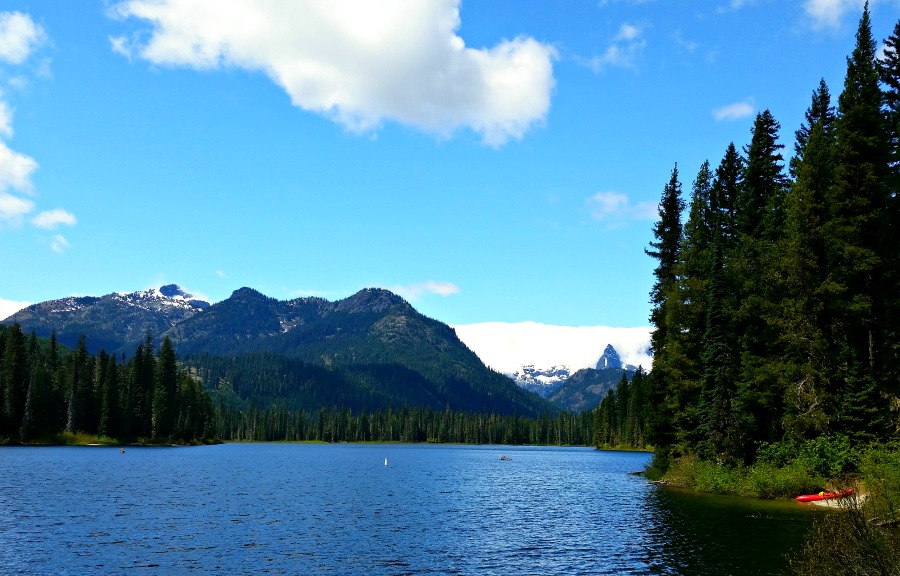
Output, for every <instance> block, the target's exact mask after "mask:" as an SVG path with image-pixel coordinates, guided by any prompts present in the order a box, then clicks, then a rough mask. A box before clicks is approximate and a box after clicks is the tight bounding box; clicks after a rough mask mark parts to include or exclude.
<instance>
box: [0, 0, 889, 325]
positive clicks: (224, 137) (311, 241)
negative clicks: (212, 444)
mask: <svg viewBox="0 0 900 576" xmlns="http://www.w3.org/2000/svg"><path fill="white" fill-rule="evenodd" d="M861 6H862V3H861V2H859V1H849V0H802V1H794V2H788V1H783V0H756V1H754V0H710V1H705V0H695V1H675V0H657V1H653V0H605V1H603V0H589V1H586V0H584V1H583V0H554V1H553V2H539V1H535V0H515V1H512V0H464V1H463V2H462V3H460V2H458V1H452V0H433V1H429V2H415V1H413V0H403V1H384V2H376V1H372V0H370V1H354V2H350V1H347V2H339V1H337V0H322V1H312V0H310V1H308V2H293V1H289V0H286V1H284V2H279V1H275V0H269V1H257V0H230V1H228V2H225V1H222V0H177V1H176V0H171V1H163V0H157V1H151V0H135V1H132V2H121V3H120V2H114V1H105V2H104V1H90V0H77V1H66V2H59V0H21V1H20V0H3V2H0V243H2V244H0V245H2V250H0V270H3V272H2V274H0V306H2V307H3V308H5V310H8V311H10V312H11V311H12V310H11V308H14V307H15V303H24V302H39V301H43V300H48V299H53V298H61V297H64V296H68V295H102V294H107V293H110V292H120V291H134V290H141V289H145V288H148V287H152V286H159V285H161V284H164V283H177V284H180V285H181V286H183V287H184V288H185V289H187V290H189V291H192V292H194V293H198V294H201V295H203V296H205V297H207V298H208V299H210V300H211V301H218V300H222V299H224V298H227V297H228V296H229V295H230V294H231V292H232V291H233V290H235V289H237V288H239V287H242V286H250V287H253V288H256V289H257V290H260V291H261V292H263V293H265V294H267V295H269V296H272V297H275V298H278V299H289V298H294V297H298V296H306V295H316V296H322V297H324V298H327V299H338V298H342V297H345V296H348V295H350V294H352V293H354V292H356V291H357V290H359V289H361V288H364V287H369V286H380V287H385V288H389V289H392V290H395V291H397V292H398V293H400V294H402V295H404V296H405V297H406V298H407V299H409V300H410V301H411V302H412V303H413V305H414V306H416V307H417V308H418V309H419V310H420V311H422V312H423V313H425V314H427V315H429V316H431V317H434V318H437V319H439V320H442V321H444V322H447V323H451V324H467V323H476V322H487V321H500V322H522V321H535V322H541V323H545V324H553V325H563V326H595V325H605V326H619V327H629V326H645V325H647V317H648V315H649V304H648V292H649V290H650V288H651V285H652V269H653V265H654V262H653V261H652V260H651V259H650V258H649V257H647V256H645V255H644V252H643V250H644V248H645V247H646V246H647V244H648V242H649V241H650V240H651V226H652V224H653V221H654V219H655V216H656V215H655V207H656V204H657V202H658V200H659V197H660V194H661V192H662V189H663V186H664V185H665V183H666V182H667V181H668V179H669V175H670V172H671V169H672V167H673V166H674V165H675V164H676V163H677V164H678V167H679V171H680V173H681V181H682V183H683V186H684V191H685V195H686V196H687V195H688V193H689V190H690V184H691V181H692V180H693V179H694V177H695V176H696V173H697V171H698V169H699V167H700V164H701V163H702V162H703V161H704V160H709V161H710V163H711V164H712V165H713V166H715V165H717V164H718V163H719V161H720V160H721V157H722V155H723V153H724V151H725V148H726V146H727V145H728V143H729V142H734V143H735V144H736V145H737V146H738V147H743V146H744V145H745V144H746V143H747V142H748V141H749V136H750V128H751V126H752V121H753V116H754V115H755V113H756V112H758V111H761V110H763V109H766V108H768V109H770V110H771V111H772V113H773V114H774V115H775V118H776V119H777V120H779V121H780V122H781V125H782V132H781V136H782V142H783V143H784V144H785V145H786V149H785V153H786V156H788V155H789V151H790V150H792V146H793V137H794V136H793V134H794V131H795V130H796V129H797V128H798V127H799V125H800V122H801V120H802V117H803V113H804V111H805V110H806V108H807V106H808V104H809V100H810V95H811V93H812V91H813V89H814V88H815V87H816V86H817V84H818V81H819V79H820V78H825V80H826V81H827V82H828V84H829V86H830V88H831V91H832V94H833V95H834V96H835V98H836V97H837V94H839V93H840V91H841V89H842V84H843V77H844V73H845V67H846V56H847V55H848V54H849V53H850V51H851V50H852V47H853V42H854V33H855V31H856V26H857V23H858V20H859V16H860V14H861ZM871 11H872V18H873V24H874V33H875V37H876V38H878V39H879V40H881V39H884V38H886V37H887V36H888V35H889V34H890V33H891V31H892V29H893V27H894V24H895V23H896V22H897V20H898V18H900V2H897V1H896V0H876V1H873V2H872V3H871ZM3 308H0V310H2V309H3ZM0 316H5V314H2V313H0Z"/></svg>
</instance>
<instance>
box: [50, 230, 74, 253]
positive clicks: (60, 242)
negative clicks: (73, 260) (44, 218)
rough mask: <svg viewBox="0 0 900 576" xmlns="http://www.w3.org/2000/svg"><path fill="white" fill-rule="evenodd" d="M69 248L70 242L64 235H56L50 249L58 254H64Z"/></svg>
mask: <svg viewBox="0 0 900 576" xmlns="http://www.w3.org/2000/svg"><path fill="white" fill-rule="evenodd" d="M68 247H69V241H68V240H66V238H65V237H64V236H63V235H62V234H56V235H55V236H53V238H52V239H51V240H50V249H51V250H53V251H54V252H56V253H57V254H62V253H63V252H64V251H65V250H66V248H68Z"/></svg>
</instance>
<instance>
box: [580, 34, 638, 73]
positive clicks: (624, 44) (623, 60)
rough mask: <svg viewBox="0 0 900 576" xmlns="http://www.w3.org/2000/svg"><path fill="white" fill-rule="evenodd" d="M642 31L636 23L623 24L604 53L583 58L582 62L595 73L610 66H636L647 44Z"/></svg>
mask: <svg viewBox="0 0 900 576" xmlns="http://www.w3.org/2000/svg"><path fill="white" fill-rule="evenodd" d="M641 33H642V31H641V29H640V28H639V27H638V26H636V25H634V24H627V23H626V24H622V26H620V27H619V31H618V33H616V36H615V38H614V39H613V42H612V43H611V44H610V45H609V46H608V47H607V48H606V51H605V52H604V53H603V54H601V55H599V56H594V57H593V58H589V59H586V60H582V61H581V63H582V64H584V65H585V66H587V67H588V68H590V69H591V70H593V71H594V72H595V73H599V72H601V71H602V70H603V69H604V68H606V67H608V66H615V67H617V68H634V67H635V66H636V65H637V61H638V59H639V58H640V56H641V54H643V52H644V48H645V47H646V46H647V42H646V41H645V40H644V39H643V38H641Z"/></svg>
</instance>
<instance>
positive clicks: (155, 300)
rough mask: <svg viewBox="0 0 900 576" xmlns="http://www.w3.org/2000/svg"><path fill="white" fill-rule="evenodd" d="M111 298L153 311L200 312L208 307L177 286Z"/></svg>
mask: <svg viewBox="0 0 900 576" xmlns="http://www.w3.org/2000/svg"><path fill="white" fill-rule="evenodd" d="M113 297H115V298H117V299H118V300H120V301H122V302H124V303H126V304H130V305H132V306H137V307H140V308H146V309H153V310H158V309H160V308H165V307H172V308H183V309H193V310H202V309H204V308H208V307H209V302H206V301H205V300H200V299H197V298H194V295H193V294H189V293H188V292H185V291H184V290H183V289H182V288H181V287H180V286H178V285H177V284H167V285H165V286H160V287H159V288H151V289H149V290H140V291H138V292H119V293H117V294H114V295H113Z"/></svg>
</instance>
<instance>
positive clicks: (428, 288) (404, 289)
mask: <svg viewBox="0 0 900 576" xmlns="http://www.w3.org/2000/svg"><path fill="white" fill-rule="evenodd" d="M388 290H390V291H391V292H394V293H395V294H399V295H400V296H403V297H404V298H406V299H407V300H410V301H414V300H417V299H418V298H419V297H420V296H422V295H424V294H437V295H438V296H452V295H454V294H459V287H458V286H456V285H455V284H453V283H452V282H437V281H435V280H428V281H426V282H420V283H418V284H410V285H407V286H392V287H390V288H388Z"/></svg>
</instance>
